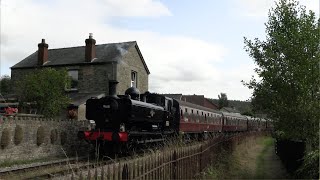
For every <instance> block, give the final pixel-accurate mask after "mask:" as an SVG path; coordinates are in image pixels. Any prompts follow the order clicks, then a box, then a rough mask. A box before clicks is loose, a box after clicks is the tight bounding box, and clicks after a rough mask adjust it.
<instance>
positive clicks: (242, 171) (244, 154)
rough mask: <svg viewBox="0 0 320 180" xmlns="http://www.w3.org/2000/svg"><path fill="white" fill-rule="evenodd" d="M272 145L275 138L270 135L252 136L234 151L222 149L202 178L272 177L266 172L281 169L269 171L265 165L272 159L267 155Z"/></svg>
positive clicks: (275, 171)
mask: <svg viewBox="0 0 320 180" xmlns="http://www.w3.org/2000/svg"><path fill="white" fill-rule="evenodd" d="M272 145H273V139H272V138H270V137H258V138H252V137H250V138H248V139H246V140H244V141H242V142H241V144H239V145H236V146H235V149H234V152H232V153H230V152H228V151H226V150H224V149H222V150H221V151H220V152H221V153H219V154H218V157H217V161H215V162H214V164H212V166H210V167H209V168H208V169H207V170H206V171H205V172H204V173H203V176H202V179H261V178H272V177H270V176H269V175H268V174H265V173H269V174H277V173H279V172H278V171H279V169H273V170H271V171H274V172H267V171H270V169H266V168H267V167H265V166H264V164H266V163H268V161H270V159H266V157H265V156H266V154H267V153H268V150H269V149H270V148H272ZM278 163H280V161H279V162H278ZM274 177H275V176H273V178H274ZM277 178H286V177H277Z"/></svg>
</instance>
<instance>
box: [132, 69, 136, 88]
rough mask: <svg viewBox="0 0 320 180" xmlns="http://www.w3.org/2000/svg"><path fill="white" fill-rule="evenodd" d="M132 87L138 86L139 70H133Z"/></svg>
mask: <svg viewBox="0 0 320 180" xmlns="http://www.w3.org/2000/svg"><path fill="white" fill-rule="evenodd" d="M131 87H135V88H137V72H135V71H131Z"/></svg>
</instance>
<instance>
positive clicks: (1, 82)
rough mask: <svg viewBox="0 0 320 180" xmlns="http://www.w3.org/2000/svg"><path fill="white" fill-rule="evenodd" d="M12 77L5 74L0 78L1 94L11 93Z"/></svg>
mask: <svg viewBox="0 0 320 180" xmlns="http://www.w3.org/2000/svg"><path fill="white" fill-rule="evenodd" d="M11 87H12V86H11V78H10V76H8V75H3V76H2V77H1V78H0V94H1V95H7V94H10V93H11V90H12V89H11Z"/></svg>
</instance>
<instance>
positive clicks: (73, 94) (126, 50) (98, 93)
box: [11, 34, 150, 119]
mask: <svg viewBox="0 0 320 180" xmlns="http://www.w3.org/2000/svg"><path fill="white" fill-rule="evenodd" d="M85 44H86V45H85V46H79V47H68V48H58V49H48V47H49V45H48V44H47V43H46V42H45V40H44V39H42V42H41V43H39V44H38V50H37V51H36V52H34V53H33V54H31V55H29V56H28V57H26V58H25V59H23V60H22V61H20V62H18V63H17V64H15V65H14V66H12V67H11V78H12V81H13V82H14V85H13V86H14V87H16V84H15V83H16V82H18V81H20V80H22V79H23V78H24V76H25V75H27V74H28V73H32V72H33V71H34V70H35V69H39V68H45V67H51V68H55V69H66V70H67V71H68V74H69V76H70V78H71V79H72V83H71V88H70V89H66V93H67V94H68V95H69V97H70V98H71V99H72V107H76V108H78V109H77V111H78V112H77V114H78V116H77V117H78V119H83V118H84V117H85V116H84V111H85V101H86V100H87V99H88V98H90V97H102V96H104V95H107V94H108V92H109V81H110V80H115V81H118V82H119V84H118V85H117V91H116V92H117V94H124V92H125V90H126V89H128V88H129V87H136V88H138V89H139V90H140V92H141V93H144V92H145V91H147V90H148V76H149V74H150V72H149V69H148V67H147V65H146V62H145V61H144V58H143V56H142V54H141V51H140V49H139V47H138V44H137V42H136V41H130V42H120V43H108V44H99V45H96V40H95V39H93V37H92V34H90V35H89V38H88V39H86V40H85ZM14 89H15V88H14Z"/></svg>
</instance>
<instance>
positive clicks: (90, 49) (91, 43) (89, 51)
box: [85, 33, 96, 62]
mask: <svg viewBox="0 0 320 180" xmlns="http://www.w3.org/2000/svg"><path fill="white" fill-rule="evenodd" d="M94 58H96V40H95V39H93V38H92V33H89V39H86V52H85V61H86V62H91V61H92V60H93V59H94Z"/></svg>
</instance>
